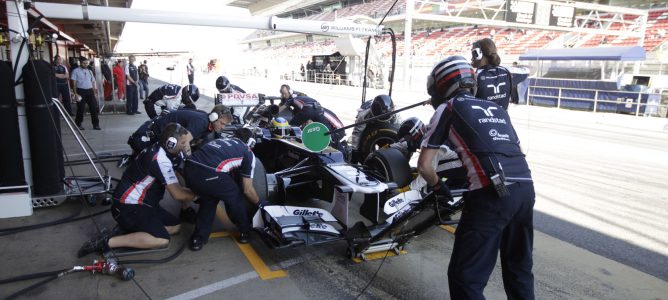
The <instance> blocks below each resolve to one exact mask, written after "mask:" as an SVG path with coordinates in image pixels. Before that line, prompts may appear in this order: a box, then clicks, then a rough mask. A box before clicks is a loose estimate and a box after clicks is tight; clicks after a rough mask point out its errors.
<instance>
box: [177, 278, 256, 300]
mask: <svg viewBox="0 0 668 300" xmlns="http://www.w3.org/2000/svg"><path fill="white" fill-rule="evenodd" d="M255 278H258V275H257V273H255V271H252V272H248V273H244V274H241V275H237V276H235V277H232V278H228V279H225V280H222V281H218V282H214V283H212V284H209V285H206V286H203V287H201V288H198V289H194V290H192V291H189V292H185V293H183V294H180V295H176V296H174V297H171V298H167V300H191V299H195V298H197V297H202V296H204V295H208V294H211V293H213V292H216V291H219V290H222V289H225V288H228V287H231V286H233V285H237V284H239V283H242V282H244V281H248V280H251V279H255Z"/></svg>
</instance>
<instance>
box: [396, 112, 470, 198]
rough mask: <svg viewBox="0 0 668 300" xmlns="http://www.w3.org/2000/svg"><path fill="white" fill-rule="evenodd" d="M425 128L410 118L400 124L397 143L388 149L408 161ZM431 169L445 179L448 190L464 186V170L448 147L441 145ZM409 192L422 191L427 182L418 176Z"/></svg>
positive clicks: (415, 149)
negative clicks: (401, 154)
mask: <svg viewBox="0 0 668 300" xmlns="http://www.w3.org/2000/svg"><path fill="white" fill-rule="evenodd" d="M426 129H427V128H426V126H425V125H424V123H422V121H421V120H420V119H418V118H416V117H410V118H408V119H406V120H405V121H403V122H401V126H399V131H397V136H399V141H398V142H396V143H393V144H390V145H389V147H390V148H394V149H397V150H399V151H401V152H402V153H403V154H404V155H405V156H406V158H407V159H408V160H410V158H411V156H413V153H415V151H417V149H418V148H419V147H420V144H421V143H422V139H423V137H424V133H425V132H426V131H427V130H426ZM432 167H433V168H434V169H435V170H436V174H437V175H438V176H439V177H445V178H447V180H446V181H445V183H446V185H447V186H448V188H450V189H461V188H464V187H465V186H466V170H465V169H464V168H463V167H462V161H461V160H459V157H458V156H457V153H456V152H455V151H452V150H451V149H450V146H449V145H441V146H440V147H439V148H438V152H437V153H436V155H435V156H434V160H433V161H432ZM408 187H409V188H410V189H411V190H414V191H424V190H425V188H426V187H427V182H426V181H425V180H424V178H423V177H422V176H420V175H419V174H418V176H417V177H416V178H415V179H413V181H411V183H410V184H409V185H408Z"/></svg>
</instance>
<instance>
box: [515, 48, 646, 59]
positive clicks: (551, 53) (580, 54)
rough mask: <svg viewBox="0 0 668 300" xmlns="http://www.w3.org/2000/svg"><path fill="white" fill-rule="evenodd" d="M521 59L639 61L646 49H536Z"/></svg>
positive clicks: (521, 56)
mask: <svg viewBox="0 0 668 300" xmlns="http://www.w3.org/2000/svg"><path fill="white" fill-rule="evenodd" d="M519 59H520V60H612V61H638V60H645V49H644V48H643V47H640V46H633V47H597V48H565V49H534V50H529V51H528V52H527V53H524V54H522V55H520V58H519Z"/></svg>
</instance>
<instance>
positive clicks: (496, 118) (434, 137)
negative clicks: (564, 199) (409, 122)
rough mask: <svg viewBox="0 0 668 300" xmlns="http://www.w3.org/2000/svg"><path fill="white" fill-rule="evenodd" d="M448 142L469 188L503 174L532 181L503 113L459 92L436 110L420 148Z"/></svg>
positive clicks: (494, 106) (480, 186)
mask: <svg viewBox="0 0 668 300" xmlns="http://www.w3.org/2000/svg"><path fill="white" fill-rule="evenodd" d="M447 141H449V142H450V144H451V145H452V146H453V148H454V150H455V151H456V152H457V154H458V155H459V158H460V159H461V161H462V164H463V166H464V167H465V168H466V170H467V176H468V180H469V189H470V190H476V189H479V188H482V187H485V186H487V185H489V184H490V180H489V176H490V175H491V174H493V173H497V172H503V174H504V175H505V177H506V181H509V182H514V181H531V171H530V170H529V167H528V165H527V163H526V160H525V159H524V154H523V153H522V150H521V149H520V141H519V138H518V137H517V133H516V132H515V129H514V128H513V126H512V124H511V122H510V117H509V116H508V113H507V112H506V110H504V109H503V108H502V107H500V106H499V105H497V104H496V103H494V102H490V101H485V100H482V99H477V98H476V97H473V96H472V95H471V94H469V93H467V92H462V93H460V94H458V95H456V96H455V97H453V98H452V99H450V100H449V101H447V102H445V103H442V104H441V105H439V106H438V107H437V108H436V111H435V112H434V115H433V116H432V118H431V121H430V123H429V129H428V130H427V133H426V134H425V137H424V139H423V141H422V145H421V146H422V147H423V148H431V149H440V147H441V145H444V144H446V142H447Z"/></svg>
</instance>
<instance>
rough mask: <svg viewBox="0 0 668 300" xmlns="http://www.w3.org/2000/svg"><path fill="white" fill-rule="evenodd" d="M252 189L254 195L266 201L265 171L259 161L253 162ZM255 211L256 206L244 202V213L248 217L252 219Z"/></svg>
mask: <svg viewBox="0 0 668 300" xmlns="http://www.w3.org/2000/svg"><path fill="white" fill-rule="evenodd" d="M253 188H254V189H255V193H257V196H258V197H259V198H260V200H265V201H268V200H269V199H268V198H267V197H268V194H269V192H268V190H267V171H266V170H265V169H264V165H263V164H262V162H261V161H260V160H259V159H256V160H255V169H254V170H253ZM256 211H257V206H255V205H254V204H252V203H250V201H246V212H247V213H248V215H249V217H250V218H251V219H252V218H253V216H254V215H255V212H256Z"/></svg>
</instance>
